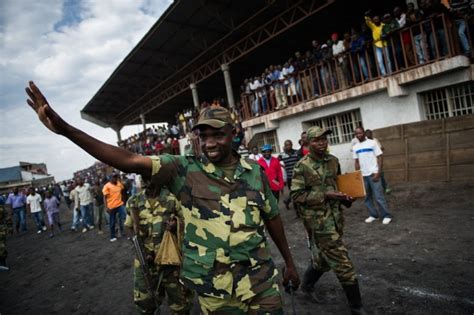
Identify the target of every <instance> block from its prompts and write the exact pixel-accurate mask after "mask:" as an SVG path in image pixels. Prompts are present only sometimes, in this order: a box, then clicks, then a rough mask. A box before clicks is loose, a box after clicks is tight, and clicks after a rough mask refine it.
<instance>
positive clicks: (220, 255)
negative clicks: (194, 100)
mask: <svg viewBox="0 0 474 315" xmlns="http://www.w3.org/2000/svg"><path fill="white" fill-rule="evenodd" d="M26 92H27V94H28V96H29V97H30V99H29V100H28V101H27V102H28V104H29V105H30V106H31V107H32V108H33V109H34V110H35V111H36V112H37V113H38V117H39V119H40V120H41V122H42V123H43V124H44V125H45V126H46V127H48V128H49V129H50V130H51V131H53V132H55V133H58V134H60V135H63V136H65V137H67V138H69V139H70V140H71V141H73V142H74V143H76V144H77V145H78V146H80V147H81V148H83V149H84V150H85V151H87V152H88V153H89V154H91V155H92V156H94V157H95V158H97V159H98V160H101V161H102V162H104V163H107V164H109V165H111V166H113V167H115V168H117V169H119V170H122V171H123V172H126V173H139V174H141V175H142V176H143V177H144V178H145V179H148V180H150V181H151V183H153V184H154V185H155V186H156V188H157V189H159V188H161V187H162V186H164V185H166V186H167V187H168V188H169V189H170V191H171V192H172V193H173V194H174V195H175V196H176V197H177V198H178V200H180V202H181V208H182V211H183V216H184V221H185V232H184V233H185V234H184V244H183V257H184V258H183V266H182V270H181V279H182V281H183V282H184V284H185V285H186V286H187V287H188V288H190V289H193V290H195V291H196V292H197V294H198V295H199V302H200V304H201V310H202V312H203V313H204V314H217V313H219V314H221V313H232V314H257V313H258V314H262V313H269V314H282V312H283V309H282V300H281V294H280V291H279V288H278V283H277V275H278V272H277V269H276V268H275V265H274V263H273V260H272V258H271V255H270V251H269V249H268V244H267V240H266V236H265V232H264V231H265V228H266V230H267V231H268V232H269V234H270V236H271V237H272V239H273V241H274V242H275V244H276V246H277V247H278V249H279V251H280V253H281V254H282V256H283V259H284V261H285V265H286V266H285V272H284V274H283V284H284V285H286V284H288V283H289V281H291V283H292V285H293V287H295V288H297V287H298V285H299V278H298V273H297V271H296V267H295V264H294V262H293V258H292V256H291V253H290V250H289V248H288V243H287V240H286V236H285V232H284V229H283V224H282V221H281V218H280V214H279V210H278V205H277V202H276V199H275V197H274V196H273V194H272V192H271V190H270V188H269V185H268V182H267V180H266V177H265V174H264V173H263V172H262V170H261V168H260V166H259V165H258V164H257V163H254V162H250V161H248V160H246V159H244V158H241V157H240V156H239V155H238V154H237V153H236V152H235V151H233V150H232V138H233V137H234V135H235V129H234V127H233V121H232V118H231V115H230V113H229V111H228V110H226V109H225V108H222V107H216V108H213V107H208V108H205V109H204V110H203V111H202V112H201V114H200V116H199V120H198V123H197V124H196V125H195V126H194V129H198V130H199V137H200V142H201V149H202V152H203V154H202V155H200V156H186V157H184V156H172V155H161V156H159V157H145V156H141V155H137V154H134V153H132V152H129V151H126V150H124V149H121V148H118V147H115V146H112V145H108V144H106V143H103V142H101V141H99V140H97V139H95V138H93V137H91V136H89V135H87V134H86V133H84V132H82V131H80V130H78V129H76V128H74V127H72V126H71V125H69V124H67V123H66V122H65V121H64V120H63V119H62V118H61V117H60V116H59V115H58V114H57V113H56V112H55V111H54V110H53V109H52V108H51V107H50V106H49V105H48V103H47V101H46V99H45V97H44V96H43V95H42V93H41V92H40V91H39V89H38V88H37V87H36V86H35V85H34V83H33V82H30V83H29V87H27V88H26Z"/></svg>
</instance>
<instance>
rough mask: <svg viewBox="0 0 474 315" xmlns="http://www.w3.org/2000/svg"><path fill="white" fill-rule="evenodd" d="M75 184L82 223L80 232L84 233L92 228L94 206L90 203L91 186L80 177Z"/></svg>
mask: <svg viewBox="0 0 474 315" xmlns="http://www.w3.org/2000/svg"><path fill="white" fill-rule="evenodd" d="M76 184H77V185H76V188H74V190H75V191H76V193H77V196H76V197H77V198H78V199H79V206H80V209H81V217H82V225H83V228H82V232H83V233H84V232H87V230H92V229H93V228H94V214H93V211H94V208H93V207H94V206H93V204H92V194H91V186H90V185H89V184H88V183H84V181H83V180H82V179H81V178H79V179H77V180H76Z"/></svg>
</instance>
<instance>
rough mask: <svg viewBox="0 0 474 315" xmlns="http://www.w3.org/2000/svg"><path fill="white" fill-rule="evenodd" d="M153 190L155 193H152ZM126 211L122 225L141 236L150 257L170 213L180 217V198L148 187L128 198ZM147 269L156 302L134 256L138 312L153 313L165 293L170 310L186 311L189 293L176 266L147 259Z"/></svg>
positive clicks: (179, 312)
mask: <svg viewBox="0 0 474 315" xmlns="http://www.w3.org/2000/svg"><path fill="white" fill-rule="evenodd" d="M156 194H158V196H155V195H156ZM127 211H130V213H129V214H128V215H127V221H126V222H125V225H126V226H127V227H129V228H132V227H133V229H134V231H135V233H137V234H138V236H139V237H140V238H141V239H142V240H143V244H144V251H145V253H144V254H145V256H146V257H149V258H150V260H152V261H153V260H154V257H155V254H156V253H157V252H158V251H159V249H160V244H161V241H162V239H163V233H164V231H165V227H166V225H167V223H168V222H170V220H171V218H172V216H176V217H177V218H181V217H182V213H181V204H180V202H179V201H178V200H177V199H176V197H175V196H174V195H173V194H171V193H170V191H169V190H168V189H166V188H162V189H161V192H160V191H158V190H156V189H153V188H152V187H148V188H147V189H146V190H143V191H141V192H139V193H138V194H136V195H134V196H132V197H130V198H129V199H128V202H127ZM178 221H180V220H178ZM149 269H150V273H151V274H152V277H153V279H152V283H153V286H154V289H155V290H156V292H157V297H158V299H159V300H158V301H156V302H157V303H155V301H153V297H152V296H150V294H149V293H148V292H147V287H146V284H145V280H144V278H143V277H144V276H143V273H142V270H141V268H140V262H139V261H138V259H135V262H134V270H133V278H134V301H135V305H136V308H137V310H138V311H139V313H140V314H154V313H155V311H156V305H157V304H158V305H161V302H162V300H163V298H164V297H165V294H166V295H167V296H168V306H169V308H170V309H171V313H172V314H189V311H190V310H191V308H192V301H193V294H192V291H190V290H188V289H186V288H185V287H184V286H183V285H182V284H181V283H180V282H179V269H180V268H179V266H158V265H156V264H154V263H153V262H151V263H150V265H149ZM158 286H159V287H158Z"/></svg>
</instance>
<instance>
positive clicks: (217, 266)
mask: <svg viewBox="0 0 474 315" xmlns="http://www.w3.org/2000/svg"><path fill="white" fill-rule="evenodd" d="M251 265H252V263H251V262H250V260H245V261H237V262H234V263H230V264H224V263H221V262H219V261H217V260H216V261H214V270H215V272H216V273H217V274H221V273H224V272H226V271H229V270H231V269H234V268H236V267H237V268H242V267H243V268H247V267H250V266H251Z"/></svg>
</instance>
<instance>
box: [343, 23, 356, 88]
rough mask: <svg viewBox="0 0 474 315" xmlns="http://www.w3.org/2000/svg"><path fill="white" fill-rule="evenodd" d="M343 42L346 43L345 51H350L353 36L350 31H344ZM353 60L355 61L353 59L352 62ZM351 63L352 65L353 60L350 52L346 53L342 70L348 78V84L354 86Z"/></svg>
mask: <svg viewBox="0 0 474 315" xmlns="http://www.w3.org/2000/svg"><path fill="white" fill-rule="evenodd" d="M342 42H343V44H344V52H350V51H351V42H352V38H351V35H350V34H349V33H347V32H346V33H344V39H343V40H342ZM353 62H354V61H352V63H353ZM350 65H351V60H350V59H349V54H347V53H344V59H343V68H342V70H343V72H344V76H345V78H346V82H347V85H349V86H352V84H353V82H352V80H353V77H352V72H351V69H350Z"/></svg>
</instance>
